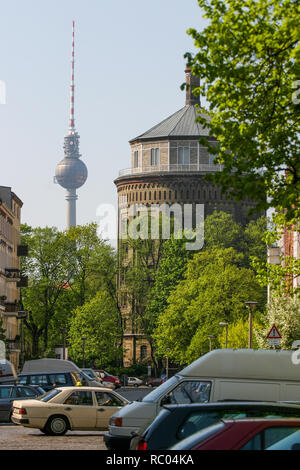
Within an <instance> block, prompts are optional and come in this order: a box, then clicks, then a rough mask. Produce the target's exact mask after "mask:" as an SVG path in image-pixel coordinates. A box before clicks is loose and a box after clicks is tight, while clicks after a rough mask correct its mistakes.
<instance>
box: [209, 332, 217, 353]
mask: <svg viewBox="0 0 300 470" xmlns="http://www.w3.org/2000/svg"><path fill="white" fill-rule="evenodd" d="M213 338H215V336H214V335H208V339H209V350H210V351H211V350H212V339H213Z"/></svg>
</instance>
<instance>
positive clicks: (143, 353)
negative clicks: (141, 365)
mask: <svg viewBox="0 0 300 470" xmlns="http://www.w3.org/2000/svg"><path fill="white" fill-rule="evenodd" d="M140 355H141V360H143V359H146V357H147V346H146V345H145V344H143V345H142V346H141V350H140Z"/></svg>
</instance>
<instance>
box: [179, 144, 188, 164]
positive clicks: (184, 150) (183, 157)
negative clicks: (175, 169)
mask: <svg viewBox="0 0 300 470" xmlns="http://www.w3.org/2000/svg"><path fill="white" fill-rule="evenodd" d="M189 164H190V148H189V147H178V165H189Z"/></svg>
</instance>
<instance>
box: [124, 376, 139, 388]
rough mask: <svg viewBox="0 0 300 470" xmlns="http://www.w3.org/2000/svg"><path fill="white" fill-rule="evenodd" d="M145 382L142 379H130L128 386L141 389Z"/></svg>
mask: <svg viewBox="0 0 300 470" xmlns="http://www.w3.org/2000/svg"><path fill="white" fill-rule="evenodd" d="M142 383H143V381H142V380H141V379H138V378H137V377H128V382H127V384H128V385H129V386H130V385H133V386H134V387H139V386H140V385H142Z"/></svg>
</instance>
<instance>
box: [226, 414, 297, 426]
mask: <svg viewBox="0 0 300 470" xmlns="http://www.w3.org/2000/svg"><path fill="white" fill-rule="evenodd" d="M220 421H222V422H223V423H224V424H233V423H241V422H243V423H248V422H249V423H253V422H255V423H272V424H274V423H290V422H291V423H297V424H298V423H299V425H300V418H297V417H293V416H288V417H278V416H273V417H272V416H269V417H261V418H249V417H246V418H222V419H221V420H220Z"/></svg>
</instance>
